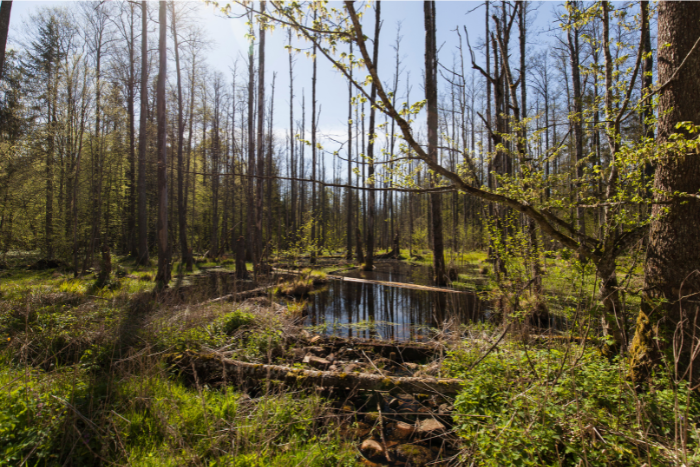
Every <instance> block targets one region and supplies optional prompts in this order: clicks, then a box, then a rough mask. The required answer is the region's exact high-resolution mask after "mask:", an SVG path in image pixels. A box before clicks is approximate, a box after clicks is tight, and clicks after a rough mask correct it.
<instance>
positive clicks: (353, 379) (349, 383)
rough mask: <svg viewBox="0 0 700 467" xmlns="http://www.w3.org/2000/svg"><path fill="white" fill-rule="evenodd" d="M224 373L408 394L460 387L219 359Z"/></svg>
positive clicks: (449, 391) (436, 380) (450, 383)
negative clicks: (397, 391)
mask: <svg viewBox="0 0 700 467" xmlns="http://www.w3.org/2000/svg"><path fill="white" fill-rule="evenodd" d="M221 362H222V363H223V366H224V369H225V371H226V374H227V375H238V376H239V377H240V378H241V379H242V380H251V379H253V380H266V379H274V380H278V381H282V382H284V383H286V384H288V385H290V386H294V385H296V386H302V387H334V388H339V389H341V388H347V389H361V390H367V391H392V390H399V391H403V392H406V393H409V394H429V393H433V394H440V395H455V394H457V393H458V392H459V391H460V390H461V388H462V383H463V381H462V380H459V379H449V378H416V377H392V376H381V375H374V374H365V373H343V372H338V371H315V370H302V369H299V368H291V367H288V366H281V365H263V364H260V363H247V362H241V361H237V360H231V359H228V358H222V359H221Z"/></svg>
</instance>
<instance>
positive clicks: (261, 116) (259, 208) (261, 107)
mask: <svg viewBox="0 0 700 467" xmlns="http://www.w3.org/2000/svg"><path fill="white" fill-rule="evenodd" d="M260 9H261V11H263V12H264V11H265V1H264V0H263V1H262V2H260ZM258 34H259V37H260V42H259V43H258V96H257V97H258V115H257V118H258V123H257V141H256V143H255V144H256V147H257V153H256V157H257V162H258V168H257V172H256V175H257V177H258V178H257V183H256V194H255V202H256V204H255V212H256V214H255V245H254V252H255V254H254V260H253V261H254V267H255V274H256V276H257V275H258V274H259V273H260V265H261V263H262V261H263V258H262V252H263V230H262V223H263V185H264V183H265V180H264V179H263V178H262V177H263V176H264V175H265V140H264V135H263V133H264V131H263V130H264V122H265V26H264V24H262V23H261V24H260V29H259V33H258ZM271 130H272V129H270V131H271ZM251 183H253V180H251Z"/></svg>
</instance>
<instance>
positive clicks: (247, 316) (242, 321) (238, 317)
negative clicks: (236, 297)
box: [221, 310, 255, 336]
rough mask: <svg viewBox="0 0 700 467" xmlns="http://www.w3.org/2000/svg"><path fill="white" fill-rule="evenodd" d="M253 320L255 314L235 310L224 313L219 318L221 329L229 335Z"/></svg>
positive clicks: (248, 324) (250, 323)
mask: <svg viewBox="0 0 700 467" xmlns="http://www.w3.org/2000/svg"><path fill="white" fill-rule="evenodd" d="M254 322H255V316H253V314H251V313H246V312H244V311H240V310H236V311H234V312H231V313H227V314H225V315H224V316H223V317H222V318H221V326H222V329H223V331H224V332H225V333H226V334H228V335H229V336H230V335H231V334H233V333H235V332H236V331H238V330H239V329H240V328H242V327H244V326H250V325H252V324H253V323H254Z"/></svg>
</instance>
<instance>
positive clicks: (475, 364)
mask: <svg viewBox="0 0 700 467" xmlns="http://www.w3.org/2000/svg"><path fill="white" fill-rule="evenodd" d="M510 325H511V323H508V326H506V329H505V331H503V334H501V337H499V338H498V340H497V341H496V342H495V343H494V344H493V345H492V346H491V348H489V349H488V350H487V351H486V353H485V354H484V355H482V356H481V358H480V359H479V360H477V361H476V362H475V363H474V364H473V365H472V366H470V367H469V371H472V370H473V369H474V368H476V366H477V365H478V364H479V363H481V361H482V360H483V359H485V358H486V356H487V355H488V354H490V353H491V352H492V351H493V349H495V348H496V346H497V345H498V344H499V343H500V342H501V340H503V338H504V337H505V336H506V333H507V332H508V329H510Z"/></svg>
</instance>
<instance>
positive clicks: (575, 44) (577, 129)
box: [566, 2, 586, 234]
mask: <svg viewBox="0 0 700 467" xmlns="http://www.w3.org/2000/svg"><path fill="white" fill-rule="evenodd" d="M569 3H571V2H569ZM566 37H567V44H568V46H569V63H570V65H571V83H572V88H573V93H574V95H573V97H574V102H573V103H574V109H573V110H574V112H573V118H574V121H573V122H572V125H573V127H574V150H575V155H576V178H577V179H578V181H577V182H576V193H577V195H576V200H577V201H579V200H580V199H581V197H582V196H583V194H582V193H581V190H582V185H581V179H582V178H583V164H582V163H581V161H582V159H583V94H582V91H581V71H580V69H579V55H580V51H579V29H578V27H577V26H576V25H574V24H571V25H570V28H569V29H568V30H567V35H566ZM576 219H577V223H578V228H579V230H580V231H581V232H582V233H584V234H585V232H586V219H585V211H584V210H583V208H578V209H577V212H576Z"/></svg>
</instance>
